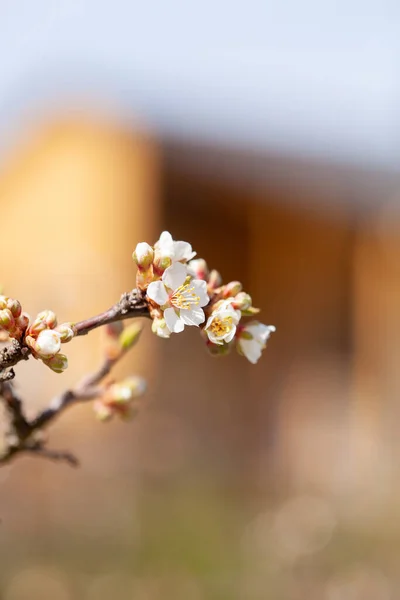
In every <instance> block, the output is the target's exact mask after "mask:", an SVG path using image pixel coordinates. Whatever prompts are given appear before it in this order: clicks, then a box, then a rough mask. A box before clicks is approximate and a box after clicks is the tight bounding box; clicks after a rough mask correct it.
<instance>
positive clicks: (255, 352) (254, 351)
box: [239, 338, 262, 365]
mask: <svg viewBox="0 0 400 600" xmlns="http://www.w3.org/2000/svg"><path fill="white" fill-rule="evenodd" d="M239 346H240V349H241V350H242V352H243V354H244V355H245V357H246V358H247V360H249V361H250V362H251V363H252V364H253V365H255V364H256V362H257V361H258V359H259V358H260V356H261V351H262V346H261V345H260V344H259V343H258V342H257V341H256V340H245V339H243V338H241V339H240V341H239Z"/></svg>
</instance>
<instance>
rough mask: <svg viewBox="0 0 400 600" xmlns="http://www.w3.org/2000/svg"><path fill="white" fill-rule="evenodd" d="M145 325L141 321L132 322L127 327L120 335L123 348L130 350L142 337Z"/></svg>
mask: <svg viewBox="0 0 400 600" xmlns="http://www.w3.org/2000/svg"><path fill="white" fill-rule="evenodd" d="M142 329H143V326H142V325H140V324H139V323H132V324H131V325H128V327H125V329H124V330H123V331H122V333H121V335H120V336H119V343H120V346H121V348H122V349H123V350H129V348H132V346H134V345H135V344H136V343H137V342H138V341H139V338H140V334H141V333H142Z"/></svg>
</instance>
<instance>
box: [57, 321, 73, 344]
mask: <svg viewBox="0 0 400 600" xmlns="http://www.w3.org/2000/svg"><path fill="white" fill-rule="evenodd" d="M55 331H57V333H59V334H60V340H61V343H62V344H65V343H66V342H70V341H71V340H72V338H73V337H74V335H75V333H74V330H73V329H72V323H62V324H61V325H59V326H58V327H56V329H55Z"/></svg>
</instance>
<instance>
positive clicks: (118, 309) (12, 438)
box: [0, 290, 149, 466]
mask: <svg viewBox="0 0 400 600" xmlns="http://www.w3.org/2000/svg"><path fill="white" fill-rule="evenodd" d="M148 314H149V312H148V306H147V304H146V302H145V301H144V298H143V294H142V292H140V291H138V290H133V291H131V292H129V293H126V294H123V295H122V297H121V299H120V301H119V302H117V304H115V305H114V306H112V307H111V308H110V309H108V310H107V311H105V312H104V313H101V314H99V315H96V316H94V317H91V318H89V319H86V320H84V321H80V322H79V323H76V324H75V325H74V326H73V327H74V330H75V332H76V335H77V336H80V335H86V334H87V333H89V332H90V331H92V330H93V329H96V328H97V327H101V326H103V325H108V324H110V323H114V322H116V321H122V320H124V319H129V318H132V317H138V316H140V317H144V316H148ZM29 354H30V351H29V349H28V348H25V347H23V346H21V344H20V343H19V342H18V341H17V340H12V342H11V344H10V345H9V346H8V347H7V348H4V349H3V350H2V351H1V352H0V369H2V370H1V371H0V396H1V397H2V399H3V402H4V406H5V408H6V412H7V414H8V417H9V424H10V428H9V431H8V432H7V435H6V447H5V449H4V451H3V453H2V454H0V466H1V465H4V464H7V463H9V462H10V461H11V460H13V459H14V458H15V457H16V456H17V455H20V454H35V455H36V456H41V457H43V458H48V459H50V460H55V461H64V462H67V463H68V464H70V465H72V466H77V464H78V461H77V459H76V457H75V456H74V455H73V454H71V453H69V452H64V451H63V452H60V451H57V450H50V449H48V448H47V446H46V442H45V441H44V439H43V436H42V435H41V432H42V431H43V429H45V428H47V427H48V426H49V425H50V424H51V423H52V422H53V421H54V420H55V419H57V418H58V417H59V416H60V415H61V414H62V413H63V412H64V411H65V410H66V409H67V408H69V407H70V406H73V405H75V404H78V403H82V402H87V401H90V400H93V399H95V398H98V397H100V396H101V395H102V393H103V392H104V389H105V388H104V384H103V385H101V383H102V382H103V380H104V379H105V378H106V377H107V376H108V375H109V374H110V371H111V369H112V368H113V366H114V365H115V364H116V363H117V362H118V361H119V360H120V359H121V357H122V356H123V355H124V354H125V350H124V349H122V348H121V350H120V352H119V353H117V355H116V356H115V357H113V358H109V357H106V358H105V359H104V360H103V362H102V363H101V364H100V366H99V368H98V369H97V370H96V371H95V372H94V373H91V374H89V375H87V376H85V377H84V378H83V379H82V380H81V381H80V382H79V383H78V384H77V385H76V386H75V387H74V388H72V389H69V390H66V391H64V392H63V393H62V394H60V395H59V396H57V397H55V398H54V399H53V400H52V401H51V402H50V404H49V405H48V406H47V407H46V408H45V409H44V410H42V411H40V412H39V413H38V414H37V415H36V416H35V417H34V418H33V419H31V420H28V419H27V417H26V415H25V413H24V409H23V403H22V401H21V399H20V398H19V397H18V395H17V393H16V391H15V388H14V386H13V385H12V382H11V379H12V378H13V376H14V371H13V369H10V367H11V366H13V365H15V364H17V363H18V362H19V361H20V360H26V359H27V358H29Z"/></svg>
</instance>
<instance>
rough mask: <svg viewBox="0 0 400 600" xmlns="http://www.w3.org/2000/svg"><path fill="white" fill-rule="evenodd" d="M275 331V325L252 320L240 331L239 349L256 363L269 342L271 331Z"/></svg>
mask: <svg viewBox="0 0 400 600" xmlns="http://www.w3.org/2000/svg"><path fill="white" fill-rule="evenodd" d="M274 331H275V327H274V326H273V325H264V324H263V323H259V322H258V321H252V322H251V323H249V324H248V325H246V326H245V327H243V329H242V330H241V331H240V334H239V338H238V347H239V350H240V351H241V352H242V354H244V356H245V357H246V358H247V359H248V360H249V361H250V362H251V363H252V364H253V365H255V364H256V362H257V361H258V359H259V358H260V356H261V352H262V351H263V350H264V348H265V347H266V344H267V340H268V338H269V336H270V335H271V333H273V332H274Z"/></svg>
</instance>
